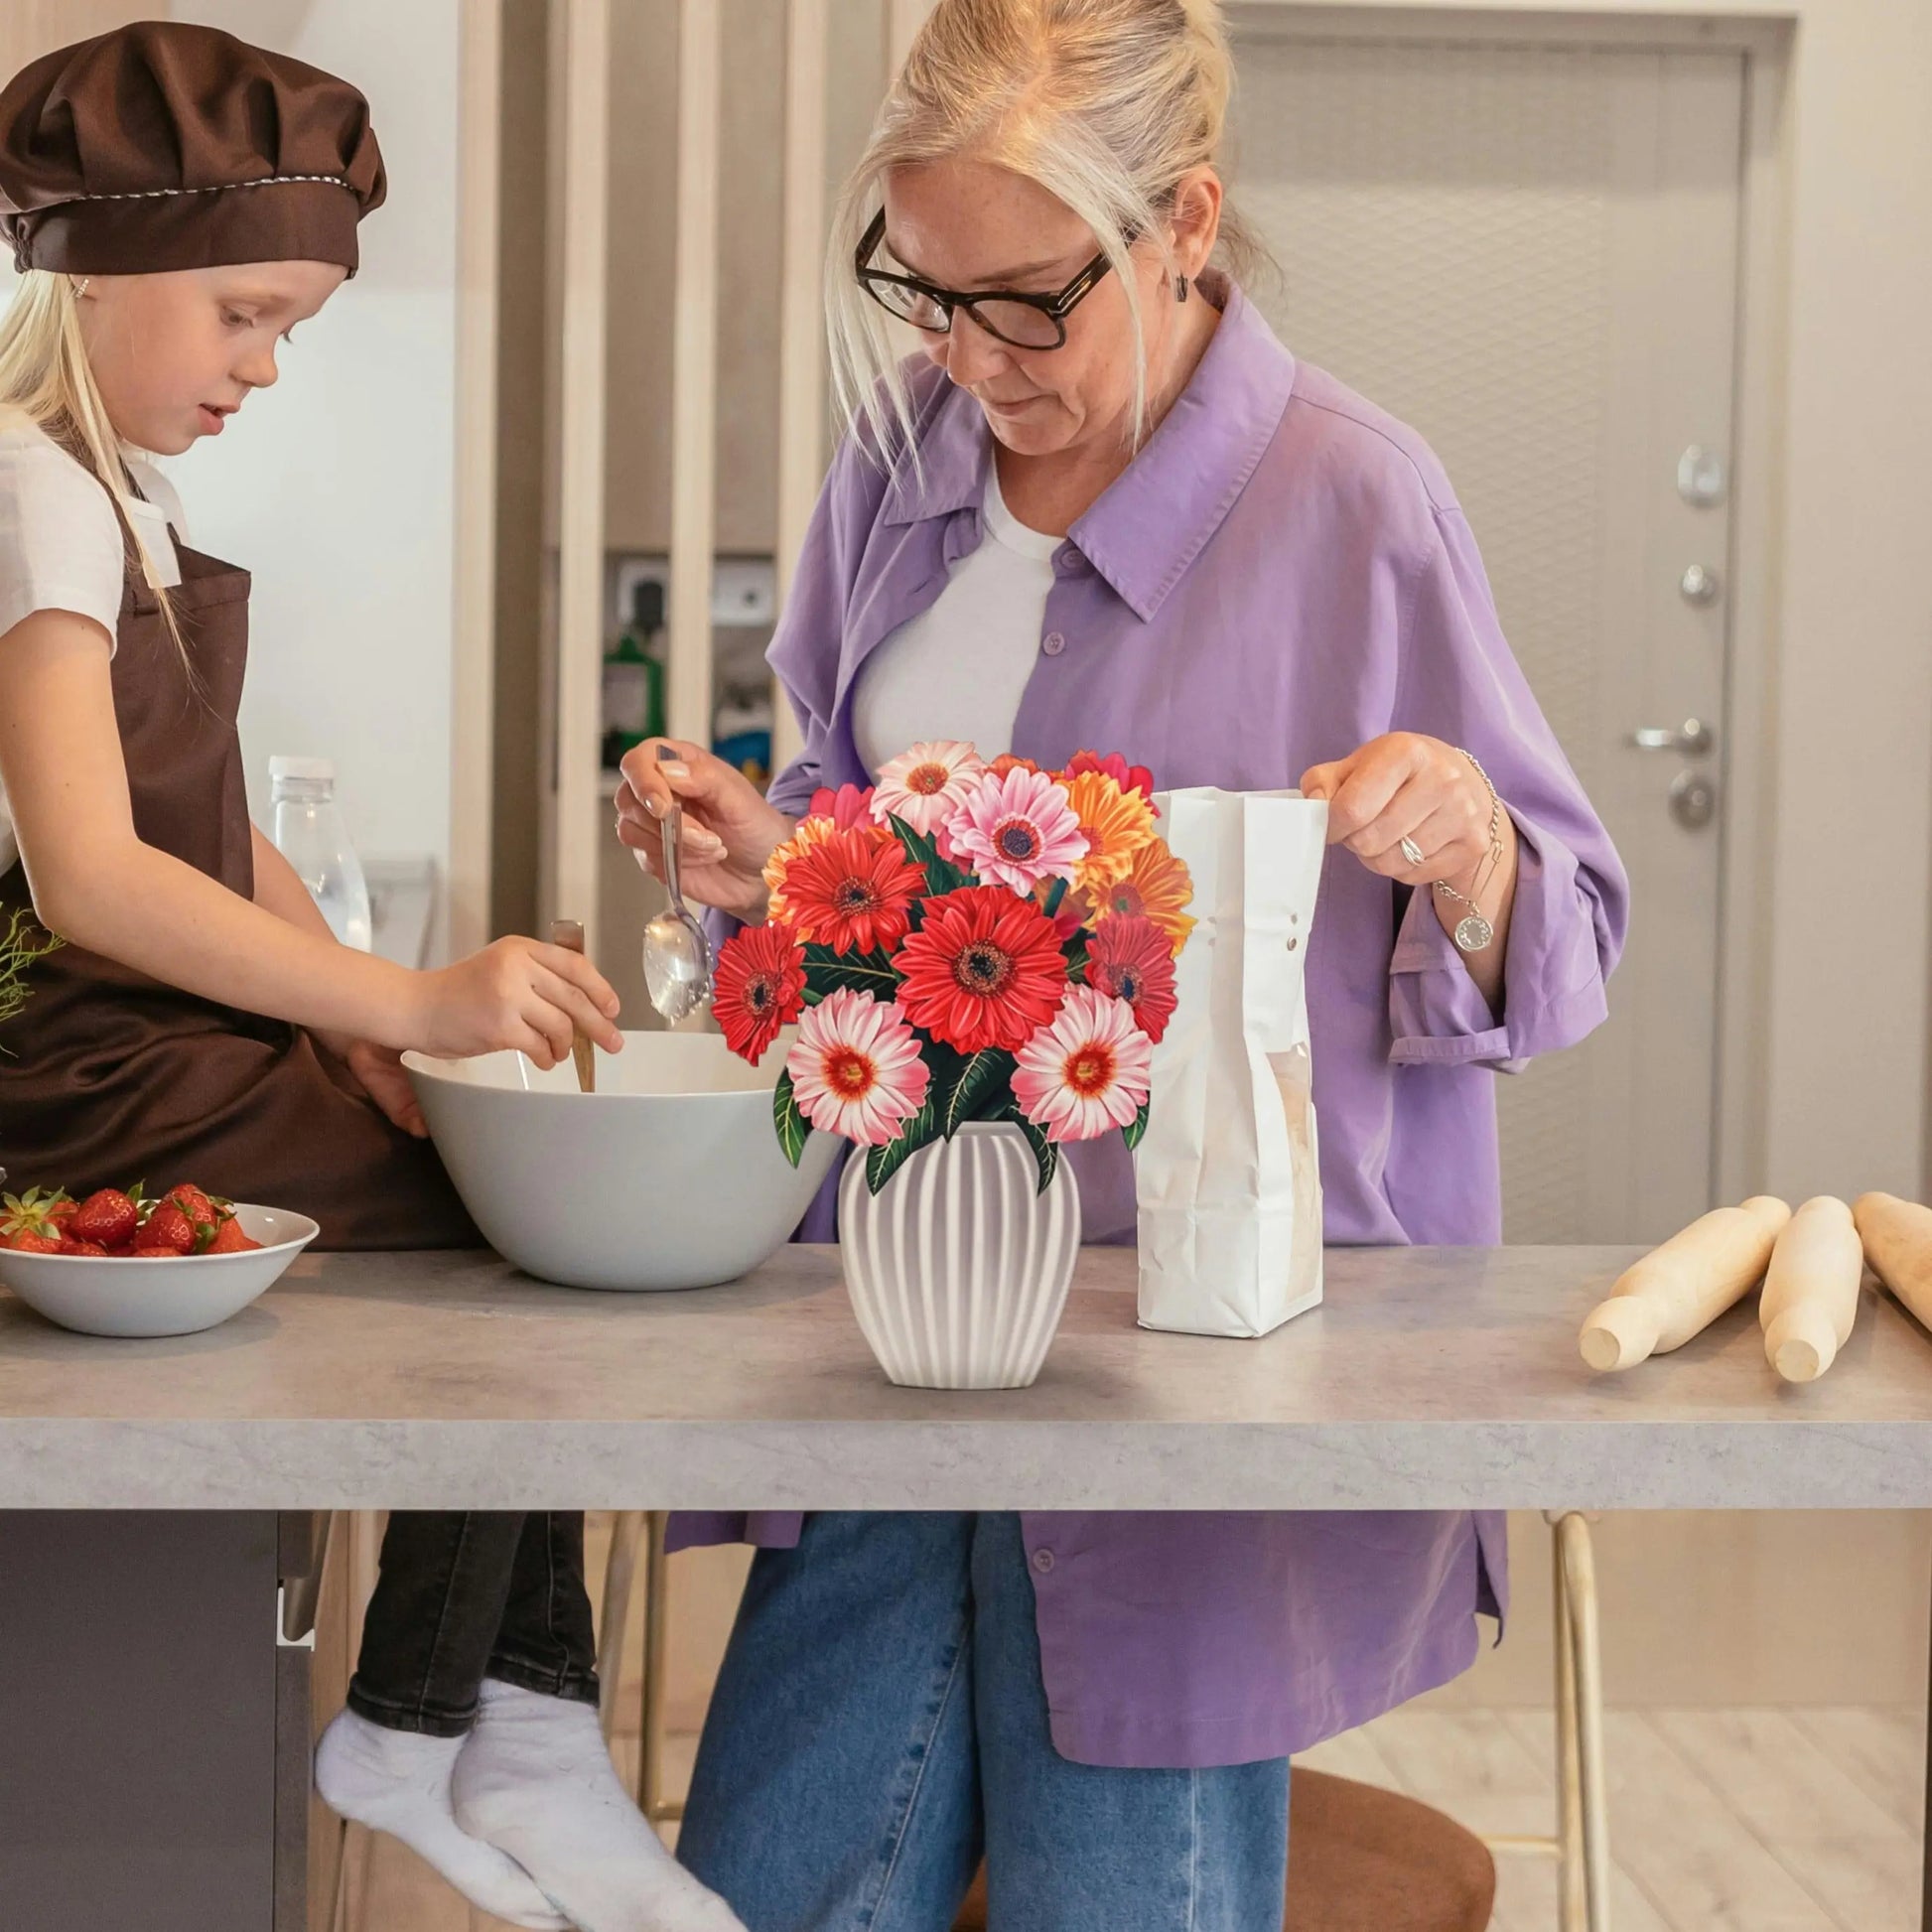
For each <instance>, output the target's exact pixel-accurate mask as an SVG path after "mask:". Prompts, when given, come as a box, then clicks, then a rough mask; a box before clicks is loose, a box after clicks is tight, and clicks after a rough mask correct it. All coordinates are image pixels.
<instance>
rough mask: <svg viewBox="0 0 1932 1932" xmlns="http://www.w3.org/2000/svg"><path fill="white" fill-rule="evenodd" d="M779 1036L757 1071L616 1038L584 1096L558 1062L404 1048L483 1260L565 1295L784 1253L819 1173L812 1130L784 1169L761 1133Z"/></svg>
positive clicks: (719, 1046)
mask: <svg viewBox="0 0 1932 1932" xmlns="http://www.w3.org/2000/svg"><path fill="white" fill-rule="evenodd" d="M785 1045H786V1041H785V1040H784V1039H780V1040H779V1042H778V1043H777V1044H776V1045H774V1046H773V1047H772V1048H771V1049H770V1051H769V1052H767V1053H766V1054H765V1056H764V1063H763V1065H762V1066H761V1067H755V1066H748V1065H746V1063H745V1062H744V1061H743V1060H741V1059H739V1058H737V1057H736V1056H735V1055H734V1054H733V1053H732V1052H731V1050H730V1049H729V1048H728V1047H727V1046H726V1045H725V1042H724V1040H723V1038H722V1037H721V1036H720V1035H716V1034H666V1033H634V1034H626V1035H624V1040H623V1051H622V1052H621V1053H603V1052H600V1053H599V1054H598V1056H597V1091H596V1092H595V1093H580V1092H579V1091H578V1089H577V1073H576V1070H575V1068H574V1067H573V1066H572V1064H571V1062H570V1061H569V1060H566V1061H564V1063H563V1064H562V1065H561V1066H556V1067H552V1068H551V1069H550V1071H549V1072H548V1073H541V1072H539V1071H538V1070H537V1069H536V1068H535V1067H534V1066H532V1065H531V1064H530V1062H529V1061H528V1060H526V1059H525V1058H524V1057H523V1056H522V1054H520V1053H485V1054H483V1055H482V1056H481V1057H479V1058H477V1059H474V1060H437V1059H431V1058H429V1057H428V1056H427V1055H425V1054H422V1053H405V1054H404V1055H403V1064H404V1065H405V1066H406V1067H407V1068H408V1069H409V1076H410V1079H411V1080H412V1081H413V1082H414V1084H415V1088H416V1095H417V1098H418V1099H419V1100H420V1101H421V1102H422V1106H423V1114H424V1117H425V1118H426V1119H427V1120H428V1122H429V1131H430V1133H431V1135H432V1136H433V1137H434V1139H435V1142H436V1147H437V1151H438V1152H439V1153H440V1154H441V1155H442V1157H443V1162H444V1165H445V1166H446V1167H447V1168H448V1169H449V1171H450V1177H451V1179H453V1180H454V1181H455V1182H456V1186H457V1192H458V1193H460V1194H461V1195H462V1196H463V1201H464V1205H465V1206H466V1207H468V1208H469V1210H470V1212H471V1213H472V1215H474V1216H475V1217H476V1222H477V1225H478V1226H479V1227H480V1228H482V1230H483V1235H484V1238H485V1239H486V1240H487V1241H488V1242H489V1244H490V1246H491V1247H493V1248H494V1249H495V1250H496V1251H497V1253H499V1254H500V1255H502V1256H504V1258H505V1259H507V1260H509V1261H513V1262H514V1263H515V1264H516V1265H517V1267H519V1268H521V1269H523V1270H524V1272H525V1273H527V1274H531V1275H536V1276H538V1277H540V1278H541V1279H542V1280H544V1281H549V1282H562V1283H564V1284H566V1285H567V1286H569V1287H572V1288H622V1289H634V1288H708V1287H710V1286H711V1285H712V1284H713V1283H715V1282H729V1281H736V1280H737V1279H738V1277H739V1276H741V1275H743V1274H746V1273H748V1272H749V1271H750V1270H752V1269H754V1268H756V1267H757V1266H758V1265H759V1262H761V1261H764V1260H766V1259H767V1258H768V1257H770V1256H771V1255H772V1254H774V1253H776V1251H777V1250H778V1249H779V1248H780V1247H782V1246H783V1245H784V1243H785V1241H786V1239H787V1237H789V1235H790V1234H791V1231H792V1229H793V1228H795V1227H796V1226H797V1225H798V1223H799V1221H800V1220H802V1219H803V1218H804V1213H805V1209H806V1208H807V1207H809V1206H810V1205H811V1200H812V1196H813V1195H814V1194H815V1193H817V1191H818V1188H819V1183H820V1182H821V1181H823V1180H824V1178H825V1176H826V1174H827V1173H830V1172H831V1167H832V1157H833V1155H834V1154H835V1153H836V1152H837V1143H836V1142H835V1141H834V1140H833V1139H832V1138H831V1137H830V1136H828V1135H824V1134H814V1135H812V1136H811V1138H810V1139H809V1140H808V1141H807V1142H806V1144H805V1155H804V1159H803V1161H802V1162H801V1163H800V1164H799V1166H798V1167H797V1168H793V1167H792V1165H791V1164H790V1162H788V1161H787V1160H786V1159H785V1157H784V1154H783V1152H782V1151H781V1150H780V1148H779V1146H778V1138H777V1135H776V1133H775V1131H774V1130H773V1127H772V1123H771V1090H772V1088H773V1087H774V1086H775V1085H776V1083H777V1078H778V1074H779V1072H780V1070H781V1069H782V1068H783V1066H784V1049H785Z"/></svg>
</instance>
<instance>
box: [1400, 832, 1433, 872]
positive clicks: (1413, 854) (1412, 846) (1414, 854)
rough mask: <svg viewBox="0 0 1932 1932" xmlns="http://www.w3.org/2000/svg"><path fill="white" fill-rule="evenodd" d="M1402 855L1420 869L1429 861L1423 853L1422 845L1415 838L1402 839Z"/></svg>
mask: <svg viewBox="0 0 1932 1932" xmlns="http://www.w3.org/2000/svg"><path fill="white" fill-rule="evenodd" d="M1402 856H1403V857H1404V858H1405V859H1407V860H1408V861H1409V863H1410V864H1411V865H1412V866H1414V867H1416V868H1417V869H1418V870H1420V869H1421V868H1422V867H1424V866H1426V865H1427V864H1428V863H1429V861H1428V859H1427V857H1425V855H1424V853H1423V849H1422V847H1421V846H1419V845H1418V844H1417V843H1416V842H1415V840H1414V839H1407V838H1405V839H1404V840H1403V841H1402Z"/></svg>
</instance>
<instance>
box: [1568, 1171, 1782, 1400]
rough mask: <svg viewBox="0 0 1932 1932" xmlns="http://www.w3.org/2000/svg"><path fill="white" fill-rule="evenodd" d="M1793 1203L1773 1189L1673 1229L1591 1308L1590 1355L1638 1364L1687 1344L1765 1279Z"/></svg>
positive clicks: (1596, 1363) (1586, 1346) (1597, 1360)
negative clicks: (1778, 1196) (1789, 1204)
mask: <svg viewBox="0 0 1932 1932" xmlns="http://www.w3.org/2000/svg"><path fill="white" fill-rule="evenodd" d="M1790 1218H1791V1209H1790V1208H1789V1207H1787V1206H1786V1205H1785V1204H1784V1202H1783V1201H1781V1200H1776V1199H1774V1198H1773V1197H1772V1196H1771V1195H1769V1194H1754V1195H1753V1196H1752V1197H1751V1198H1750V1199H1749V1200H1747V1201H1746V1202H1745V1203H1744V1204H1743V1206H1742V1207H1720V1208H1716V1209H1714V1210H1713V1211H1712V1212H1711V1213H1709V1214H1706V1215H1703V1216H1702V1217H1701V1218H1699V1219H1698V1220H1695V1221H1693V1222H1692V1223H1691V1225H1690V1226H1689V1227H1687V1228H1685V1229H1684V1230H1683V1231H1682V1232H1681V1233H1678V1234H1673V1235H1672V1236H1671V1238H1670V1239H1669V1240H1668V1241H1666V1242H1665V1243H1664V1244H1663V1246H1662V1247H1660V1248H1653V1249H1652V1250H1651V1251H1650V1253H1649V1254H1647V1255H1645V1256H1644V1258H1643V1259H1642V1260H1641V1261H1640V1262H1638V1263H1637V1264H1636V1265H1635V1266H1634V1267H1632V1268H1629V1269H1626V1270H1625V1271H1624V1273H1623V1274H1622V1275H1621V1276H1619V1277H1618V1279H1617V1284H1616V1286H1615V1287H1614V1288H1613V1289H1611V1290H1610V1296H1609V1300H1608V1301H1606V1302H1601V1303H1599V1304H1598V1305H1597V1306H1596V1307H1595V1308H1594V1309H1593V1310H1591V1311H1590V1314H1589V1318H1588V1319H1587V1321H1586V1322H1585V1323H1584V1332H1583V1334H1582V1336H1581V1337H1580V1341H1581V1345H1582V1348H1583V1351H1584V1360H1585V1361H1587V1363H1588V1364H1589V1365H1590V1367H1591V1368H1593V1369H1598V1370H1603V1369H1613V1368H1631V1367H1634V1366H1635V1365H1636V1364H1637V1363H1638V1362H1641V1361H1644V1360H1646V1359H1647V1358H1648V1357H1650V1356H1652V1355H1658V1354H1663V1353H1665V1352H1666V1351H1668V1350H1669V1349H1672V1348H1682V1347H1683V1346H1684V1344H1685V1343H1686V1342H1687V1341H1689V1340H1690V1338H1691V1337H1692V1336H1693V1335H1695V1334H1699V1333H1701V1332H1702V1331H1703V1330H1704V1329H1706V1328H1708V1327H1709V1326H1710V1325H1711V1323H1712V1322H1714V1321H1715V1320H1717V1318H1718V1316H1719V1315H1721V1314H1723V1313H1724V1311H1725V1310H1726V1309H1727V1308H1729V1307H1730V1306H1731V1305H1732V1304H1733V1303H1735V1302H1737V1301H1739V1300H1741V1299H1742V1297H1744V1296H1745V1295H1747V1294H1749V1293H1750V1291H1751V1290H1752V1289H1753V1288H1754V1287H1755V1286H1756V1285H1757V1283H1758V1282H1759V1281H1760V1280H1761V1279H1762V1277H1763V1274H1764V1270H1765V1267H1766V1266H1767V1265H1768V1263H1769V1262H1770V1259H1771V1247H1772V1244H1773V1243H1774V1242H1775V1241H1776V1240H1777V1238H1778V1235H1779V1234H1780V1233H1781V1232H1782V1231H1783V1228H1784V1224H1785V1223H1786V1222H1787V1221H1788V1220H1790Z"/></svg>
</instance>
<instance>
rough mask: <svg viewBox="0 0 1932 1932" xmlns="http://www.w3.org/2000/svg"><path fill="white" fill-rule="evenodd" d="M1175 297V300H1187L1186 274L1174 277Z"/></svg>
mask: <svg viewBox="0 0 1932 1932" xmlns="http://www.w3.org/2000/svg"><path fill="white" fill-rule="evenodd" d="M1173 299H1174V300H1175V301H1176V302H1185V301H1186V300H1187V278H1186V276H1184V275H1176V276H1175V277H1174V278H1173Z"/></svg>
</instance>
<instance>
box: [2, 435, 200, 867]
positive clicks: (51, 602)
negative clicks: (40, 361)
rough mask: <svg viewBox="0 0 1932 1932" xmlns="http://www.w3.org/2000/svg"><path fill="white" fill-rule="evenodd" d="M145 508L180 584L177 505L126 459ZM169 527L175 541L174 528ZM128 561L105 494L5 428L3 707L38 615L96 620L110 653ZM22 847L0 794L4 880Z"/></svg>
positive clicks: (153, 475)
mask: <svg viewBox="0 0 1932 1932" xmlns="http://www.w3.org/2000/svg"><path fill="white" fill-rule="evenodd" d="M123 454H124V455H125V457H126V461H127V467H128V473H129V475H130V476H132V477H133V479H134V482H135V485H136V486H137V487H138V488H139V489H140V491H141V493H142V495H143V496H145V497H146V498H147V501H146V502H139V501H137V502H134V503H132V504H131V505H130V508H131V511H132V518H133V522H134V527H135V530H136V531H137V532H138V533H139V535H140V538H141V542H142V544H143V545H144V546H145V548H146V550H147V553H148V557H149V559H150V561H151V565H152V568H153V573H154V581H155V582H156V583H157V584H159V585H161V586H163V587H164V588H171V587H173V586H174V585H176V584H179V583H180V582H181V560H180V558H179V557H178V556H177V555H176V554H175V534H176V533H178V534H179V535H180V536H181V537H182V538H183V540H184V541H185V540H186V538H187V526H186V524H185V522H184V520H183V517H182V509H181V499H180V497H178V496H177V495H176V494H175V491H174V486H173V485H172V484H171V483H169V482H168V480H167V479H166V478H165V477H164V476H162V474H161V472H160V471H158V470H157V469H155V468H154V466H153V465H152V464H149V463H146V462H144V461H143V460H142V459H141V458H140V457H139V456H137V455H135V454H134V453H133V452H132V451H127V452H124V453H123ZM171 525H172V532H171V528H170V526H171ZM124 555H125V552H124V550H123V547H122V543H121V526H120V523H119V520H118V519H117V518H116V517H115V515H114V505H113V503H112V502H111V501H110V500H109V498H108V495H107V491H106V490H105V489H103V488H102V487H101V485H100V484H99V483H97V482H95V480H94V479H93V478H92V477H90V476H89V475H88V474H87V472H86V471H85V470H83V469H82V468H81V467H80V465H79V464H77V463H76V462H75V461H74V460H73V458H72V457H70V456H69V455H68V453H67V452H66V451H65V450H64V449H62V448H61V446H60V445H59V444H58V443H56V442H55V441H54V440H53V438H51V437H50V436H48V435H47V433H46V432H45V431H44V430H41V429H39V428H37V427H36V426H35V425H34V424H32V423H28V422H24V421H22V420H20V419H19V418H14V419H12V420H10V421H8V422H7V423H6V424H5V426H4V427H0V704H4V703H5V702H6V695H7V678H6V673H7V660H6V636H7V632H8V631H10V630H11V629H12V628H13V627H14V625H15V624H17V623H19V622H20V621H21V620H22V619H23V618H30V617H32V616H33V614H34V613H35V612H36V611H72V612H75V613H76V614H77V615H79V616H80V617H83V618H91V619H93V621H95V622H96V623H97V624H99V625H100V627H101V628H102V629H103V630H105V631H106V632H107V645H108V649H109V650H110V651H111V650H112V649H113V646H114V626H115V623H116V621H118V619H119V617H120V611H121V588H122V578H123V571H124V568H125V566H124V562H123V558H124ZM18 857H19V847H18V846H17V845H16V844H15V842H14V835H13V822H12V819H11V818H10V816H9V815H8V812H7V795H6V791H5V788H4V786H0V872H6V871H7V870H8V869H9V868H10V867H11V866H12V865H13V862H14V860H15V859H16V858H18Z"/></svg>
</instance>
